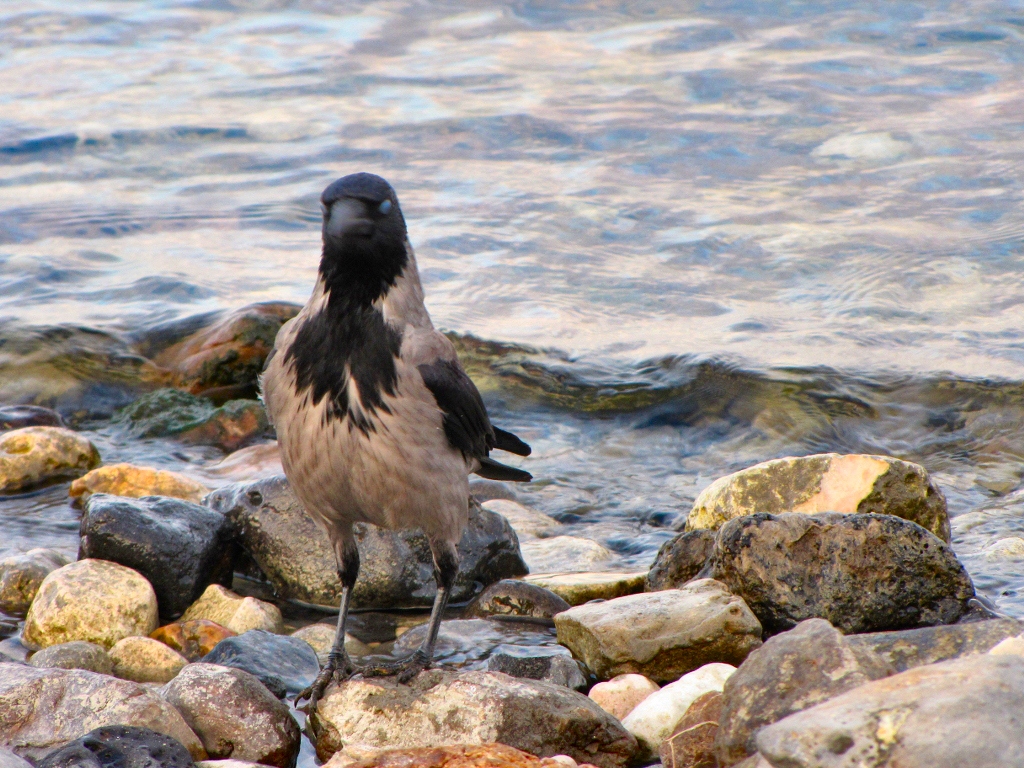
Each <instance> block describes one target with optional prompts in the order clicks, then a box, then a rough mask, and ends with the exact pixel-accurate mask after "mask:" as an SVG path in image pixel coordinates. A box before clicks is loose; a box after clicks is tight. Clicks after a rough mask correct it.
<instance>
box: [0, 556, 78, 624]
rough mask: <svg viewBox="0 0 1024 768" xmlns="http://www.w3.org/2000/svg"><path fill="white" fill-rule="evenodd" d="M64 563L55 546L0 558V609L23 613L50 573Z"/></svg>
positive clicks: (65, 559)
mask: <svg viewBox="0 0 1024 768" xmlns="http://www.w3.org/2000/svg"><path fill="white" fill-rule="evenodd" d="M67 564H68V559H67V558H66V557H64V555H62V554H61V553H60V552H58V551H56V550H55V549H30V550H29V551H28V552H26V553H25V554H23V555H14V556H13V557H8V558H5V559H3V560H0V611H2V612H3V613H7V614H10V615H11V616H24V615H25V614H26V613H28V609H29V606H30V605H32V600H33V599H35V596H36V592H38V591H39V586H40V585H41V584H42V583H43V579H45V578H46V577H47V576H48V575H50V573H52V572H53V571H55V570H57V569H58V568H61V567H63V566H65V565H67Z"/></svg>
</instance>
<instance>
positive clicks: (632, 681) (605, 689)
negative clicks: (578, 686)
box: [587, 674, 661, 720]
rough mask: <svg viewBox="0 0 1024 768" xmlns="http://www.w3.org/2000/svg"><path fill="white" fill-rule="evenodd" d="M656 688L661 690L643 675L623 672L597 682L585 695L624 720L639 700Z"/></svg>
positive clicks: (615, 716)
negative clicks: (605, 680)
mask: <svg viewBox="0 0 1024 768" xmlns="http://www.w3.org/2000/svg"><path fill="white" fill-rule="evenodd" d="M658 690H661V688H660V687H659V686H658V684H657V683H656V682H654V681H653V680H649V679H648V678H646V677H644V676H643V675H635V674H625V675H616V676H615V677H613V678H612V679H611V680H608V681H607V682H604V683H598V684H597V685H595V686H594V687H593V688H591V689H590V693H589V694H587V695H588V696H589V697H590V699H591V700H592V701H593V702H594V703H595V704H597V705H598V706H599V707H600V708H601V709H603V710H604V711H605V712H607V713H608V714H610V715H611V716H612V717H614V718H615V719H616V720H624V719H625V718H626V715H628V714H629V713H630V712H632V711H633V710H634V709H636V707H637V705H638V704H640V702H641V701H643V700H644V699H646V698H647V697H648V696H650V695H651V694H652V693H654V692H655V691H658Z"/></svg>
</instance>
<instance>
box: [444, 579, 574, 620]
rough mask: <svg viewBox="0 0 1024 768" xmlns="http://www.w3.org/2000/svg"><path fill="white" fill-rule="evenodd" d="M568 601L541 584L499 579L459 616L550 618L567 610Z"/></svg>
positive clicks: (474, 617) (476, 617) (469, 617)
mask: <svg viewBox="0 0 1024 768" xmlns="http://www.w3.org/2000/svg"><path fill="white" fill-rule="evenodd" d="M569 607H570V606H569V604H568V603H567V602H566V601H565V600H563V599H562V598H560V597H559V596H558V595H556V594H555V593H554V592H552V591H551V590H549V589H544V587H538V586H537V585H536V584H529V583H527V582H525V581H521V580H519V579H502V580H501V581H496V582H494V583H493V584H491V586H489V587H487V588H486V589H485V590H484V591H483V592H481V593H480V594H479V595H477V597H476V599H474V600H473V602H472V603H470V604H469V605H468V606H466V610H465V611H464V612H463V614H462V615H463V617H464V618H467V619H478V618H485V617H487V616H525V617H530V618H535V619H550V618H552V617H553V616H554V615H555V614H556V613H561V612H562V611H567V610H569Z"/></svg>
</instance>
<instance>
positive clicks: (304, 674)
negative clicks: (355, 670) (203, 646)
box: [203, 629, 320, 699]
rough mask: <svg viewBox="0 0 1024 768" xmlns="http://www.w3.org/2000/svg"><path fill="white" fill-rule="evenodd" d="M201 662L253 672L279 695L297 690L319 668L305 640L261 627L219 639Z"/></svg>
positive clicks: (314, 675) (283, 695) (312, 676)
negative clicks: (276, 633)
mask: <svg viewBox="0 0 1024 768" xmlns="http://www.w3.org/2000/svg"><path fill="white" fill-rule="evenodd" d="M203 663H205V664H220V665H221V666H224V667H234V668H235V669H241V670H244V671H245V672H248V673H250V674H252V675H255V676H256V677H257V678H259V680H260V682H261V683H263V684H264V685H265V686H267V688H268V689H270V692H271V693H273V694H274V695H275V696H277V697H278V698H279V699H282V698H284V697H285V695H286V694H289V693H291V694H295V693H298V692H299V691H301V690H302V689H303V688H305V687H307V686H308V685H309V684H310V683H312V682H313V679H314V678H315V677H316V676H317V674H318V673H319V672H320V662H319V661H318V660H317V658H316V652H315V651H314V650H313V649H312V647H310V645H309V643H307V642H305V641H304V640H300V639H298V638H297V637H288V636H282V635H274V634H271V633H270V632H265V631H263V630H261V629H252V630H249V631H248V632H245V633H243V634H241V635H238V636H237V637H229V638H228V639H226V640H222V641H221V642H219V643H217V647H216V648H214V649H213V650H212V651H210V652H209V653H208V654H206V656H204V657H203Z"/></svg>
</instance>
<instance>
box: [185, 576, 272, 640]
mask: <svg viewBox="0 0 1024 768" xmlns="http://www.w3.org/2000/svg"><path fill="white" fill-rule="evenodd" d="M192 619H208V620H209V621H212V622H215V623H217V624H220V625H221V626H222V627H225V628H227V629H230V630H231V631H232V632H235V633H237V634H239V635H240V634H242V633H243V632H248V631H249V630H250V629H263V630H266V631H267V632H274V633H276V634H281V633H282V632H284V619H283V618H282V617H281V610H280V609H279V608H278V607H277V606H276V605H274V604H273V603H267V602H264V601H263V600H257V599H256V598H255V597H242V596H241V595H236V594H235V593H234V592H232V591H231V590H230V589H225V588H224V587H222V586H221V585H220V584H211V585H210V586H208V587H207V588H206V591H205V592H203V594H202V596H201V597H200V598H199V599H198V600H196V602H194V603H193V604H192V605H190V606H189V608H188V610H186V611H185V613H184V614H183V615H182V617H181V620H182V621H191V620H192Z"/></svg>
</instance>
